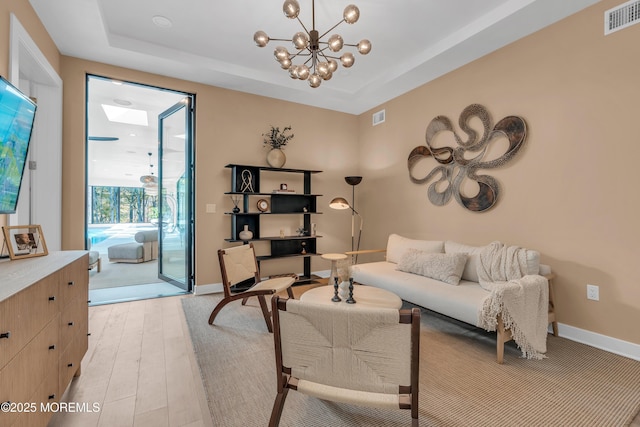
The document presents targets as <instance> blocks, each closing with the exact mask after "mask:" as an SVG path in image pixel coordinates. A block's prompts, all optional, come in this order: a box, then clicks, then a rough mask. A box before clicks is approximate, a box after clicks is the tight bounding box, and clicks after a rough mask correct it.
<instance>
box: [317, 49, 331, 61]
mask: <svg viewBox="0 0 640 427" xmlns="http://www.w3.org/2000/svg"><path fill="white" fill-rule="evenodd" d="M318 53H319V54H320V55H321V56H322V57H323V58H324V59H325V60H326V61H327V62H329V58H330V57H329V56H327V55H325V54H324V52H323V51H322V50H320V51H318Z"/></svg>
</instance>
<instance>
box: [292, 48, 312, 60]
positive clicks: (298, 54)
mask: <svg viewBox="0 0 640 427" xmlns="http://www.w3.org/2000/svg"><path fill="white" fill-rule="evenodd" d="M305 50H307V49H300V50H299V51H298V52H297V53H292V54H291V55H290V56H289V59H290V60H292V61H293V58H295V57H296V56H307V55H308V54H307V55H303V54H302V52H304V51H305Z"/></svg>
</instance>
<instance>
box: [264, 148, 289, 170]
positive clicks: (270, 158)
mask: <svg viewBox="0 0 640 427" xmlns="http://www.w3.org/2000/svg"><path fill="white" fill-rule="evenodd" d="M286 161H287V157H286V156H285V155H284V151H282V150H281V149H279V148H272V149H271V150H270V151H269V152H268V153H267V163H268V164H269V166H271V167H272V168H281V167H282V166H284V164H285V162H286Z"/></svg>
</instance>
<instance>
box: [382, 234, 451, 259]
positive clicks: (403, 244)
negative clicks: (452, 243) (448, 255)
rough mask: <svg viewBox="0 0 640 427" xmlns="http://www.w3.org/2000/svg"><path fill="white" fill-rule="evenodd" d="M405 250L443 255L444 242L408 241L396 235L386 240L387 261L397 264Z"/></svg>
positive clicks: (391, 235)
mask: <svg viewBox="0 0 640 427" xmlns="http://www.w3.org/2000/svg"><path fill="white" fill-rule="evenodd" d="M407 249H417V250H420V251H424V252H430V253H443V252H444V242H443V241H441V240H417V239H409V238H406V237H402V236H400V235H398V234H390V235H389V239H388V240H387V261H388V262H393V263H395V264H397V263H398V262H400V259H401V258H402V255H403V254H404V253H405V251H406V250H407Z"/></svg>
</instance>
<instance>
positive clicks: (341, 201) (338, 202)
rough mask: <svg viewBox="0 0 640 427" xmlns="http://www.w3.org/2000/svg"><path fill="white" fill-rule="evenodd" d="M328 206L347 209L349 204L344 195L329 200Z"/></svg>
mask: <svg viewBox="0 0 640 427" xmlns="http://www.w3.org/2000/svg"><path fill="white" fill-rule="evenodd" d="M329 207H330V208H331V209H349V208H350V207H351V205H350V204H349V202H347V199H345V198H344V197H336V198H335V199H333V200H331V202H329Z"/></svg>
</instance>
